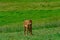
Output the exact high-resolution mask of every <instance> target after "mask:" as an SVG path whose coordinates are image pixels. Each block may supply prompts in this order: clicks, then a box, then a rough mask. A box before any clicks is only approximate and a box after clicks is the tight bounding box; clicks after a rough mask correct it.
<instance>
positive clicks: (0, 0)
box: [0, 0, 60, 2]
mask: <svg viewBox="0 0 60 40" xmlns="http://www.w3.org/2000/svg"><path fill="white" fill-rule="evenodd" d="M45 1H48V2H59V1H60V0H0V2H45Z"/></svg>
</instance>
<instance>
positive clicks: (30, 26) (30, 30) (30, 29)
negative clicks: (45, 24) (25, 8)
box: [29, 25, 32, 35]
mask: <svg viewBox="0 0 60 40" xmlns="http://www.w3.org/2000/svg"><path fill="white" fill-rule="evenodd" d="M29 32H30V35H32V25H29Z"/></svg>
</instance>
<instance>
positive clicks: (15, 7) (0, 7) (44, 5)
mask: <svg viewBox="0 0 60 40" xmlns="http://www.w3.org/2000/svg"><path fill="white" fill-rule="evenodd" d="M57 9H60V2H0V11H19V10H20V11H21V10H57Z"/></svg>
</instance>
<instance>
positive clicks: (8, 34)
mask: <svg viewBox="0 0 60 40" xmlns="http://www.w3.org/2000/svg"><path fill="white" fill-rule="evenodd" d="M59 11H60V10H25V11H0V40H60V27H59V26H60V12H59ZM25 19H32V20H33V36H29V35H28V36H24V34H23V21H24V20H25Z"/></svg>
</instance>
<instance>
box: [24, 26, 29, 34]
mask: <svg viewBox="0 0 60 40" xmlns="http://www.w3.org/2000/svg"><path fill="white" fill-rule="evenodd" d="M24 34H25V35H27V34H28V26H25V27H24Z"/></svg>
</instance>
